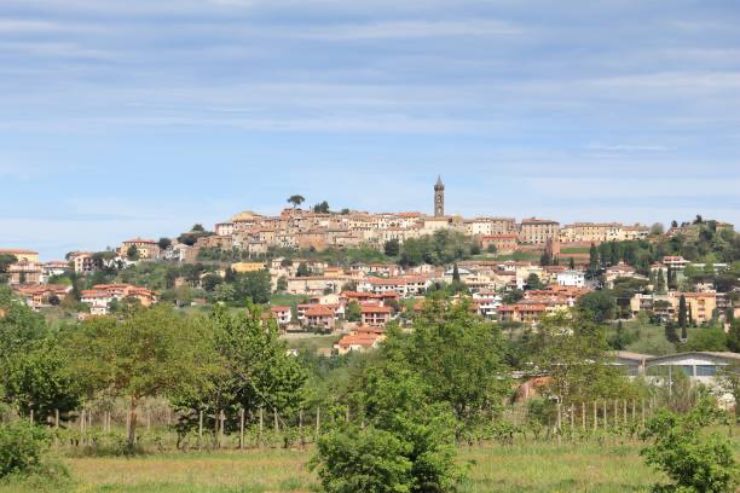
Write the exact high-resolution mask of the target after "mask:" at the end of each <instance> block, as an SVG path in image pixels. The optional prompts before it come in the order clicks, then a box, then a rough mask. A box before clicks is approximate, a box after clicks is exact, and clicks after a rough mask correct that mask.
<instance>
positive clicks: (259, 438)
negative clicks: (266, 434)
mask: <svg viewBox="0 0 740 493" xmlns="http://www.w3.org/2000/svg"><path fill="white" fill-rule="evenodd" d="M264 426H265V413H264V409H262V406H260V429H259V434H258V435H257V446H258V447H262V431H263V430H264Z"/></svg>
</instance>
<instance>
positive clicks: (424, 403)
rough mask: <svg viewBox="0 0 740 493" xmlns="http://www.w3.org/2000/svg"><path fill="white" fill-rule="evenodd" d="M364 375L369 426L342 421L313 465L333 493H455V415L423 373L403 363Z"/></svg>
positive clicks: (322, 445) (457, 474)
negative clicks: (435, 397) (433, 396)
mask: <svg viewBox="0 0 740 493" xmlns="http://www.w3.org/2000/svg"><path fill="white" fill-rule="evenodd" d="M387 363H388V364H387V365H385V366H381V367H376V368H371V369H370V370H368V372H367V374H366V376H365V377H364V378H363V382H364V389H365V391H364V392H363V396H362V413H363V415H364V417H365V420H367V425H366V427H365V428H362V427H361V426H359V425H358V424H357V423H349V424H346V425H342V426H340V427H338V428H337V429H335V430H333V431H331V432H330V433H328V434H326V435H324V436H322V437H321V438H320V439H319V443H318V449H317V455H316V456H315V457H314V458H313V460H312V462H311V466H312V468H313V469H316V470H318V475H319V478H320V479H321V483H322V486H323V487H324V490H325V491H327V492H328V493H354V492H357V491H363V492H370V493H386V492H387V493H392V492H399V493H400V492H407V493H427V492H443V491H452V490H453V489H454V487H455V485H456V484H457V483H458V482H459V481H460V479H461V478H462V473H461V471H460V469H459V468H458V467H457V466H456V465H455V462H454V458H455V442H454V436H455V435H454V419H453V418H452V416H451V415H450V413H449V410H448V409H446V408H445V406H444V405H443V404H442V403H435V402H434V401H433V399H431V396H430V395H429V393H428V390H429V387H428V386H427V385H426V384H425V382H424V381H423V380H422V379H421V377H420V375H419V374H418V373H414V372H413V371H411V370H410V369H408V368H405V365H404V364H403V363H400V362H397V361H395V360H394V361H391V362H387Z"/></svg>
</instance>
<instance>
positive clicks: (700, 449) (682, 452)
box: [641, 398, 737, 493]
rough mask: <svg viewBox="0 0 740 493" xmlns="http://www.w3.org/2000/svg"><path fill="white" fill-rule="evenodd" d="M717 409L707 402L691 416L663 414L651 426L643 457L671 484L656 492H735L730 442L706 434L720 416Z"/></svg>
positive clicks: (734, 472) (648, 430)
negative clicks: (717, 416)
mask: <svg viewBox="0 0 740 493" xmlns="http://www.w3.org/2000/svg"><path fill="white" fill-rule="evenodd" d="M716 414H717V413H716V407H715V406H714V403H713V402H712V401H711V400H709V399H706V398H705V399H703V400H702V401H701V402H700V403H699V405H698V406H697V407H696V408H695V409H694V410H693V411H691V412H690V413H689V414H687V415H684V416H680V415H677V414H674V413H671V412H669V411H662V412H661V413H659V414H658V415H656V416H655V417H654V418H653V419H651V420H650V422H649V423H648V425H647V427H646V430H645V432H644V433H643V439H646V440H652V443H651V444H650V445H649V446H647V447H646V448H644V449H643V450H642V452H641V454H642V455H643V456H644V457H645V462H646V463H647V464H648V465H651V466H654V467H655V468H657V469H660V470H661V471H663V472H665V473H666V475H667V476H668V478H670V479H671V481H672V483H670V484H657V485H655V486H654V488H653V491H656V492H681V493H725V492H728V493H729V492H731V491H735V490H734V485H735V482H734V475H735V474H736V473H737V469H736V466H735V460H734V458H733V455H732V448H731V447H730V444H729V442H728V440H727V439H726V438H724V437H722V436H720V435H719V434H717V433H712V434H706V433H704V432H703V428H705V427H706V426H707V425H708V424H710V423H711V421H712V420H713V418H714V417H715V416H716Z"/></svg>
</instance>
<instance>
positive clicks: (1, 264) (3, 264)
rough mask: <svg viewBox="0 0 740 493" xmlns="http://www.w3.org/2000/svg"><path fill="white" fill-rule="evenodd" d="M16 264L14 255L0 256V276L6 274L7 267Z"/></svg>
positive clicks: (16, 260)
mask: <svg viewBox="0 0 740 493" xmlns="http://www.w3.org/2000/svg"><path fill="white" fill-rule="evenodd" d="M16 262H18V259H17V258H16V256H15V255H9V254H5V253H3V254H0V274H4V273H6V272H8V267H10V266H11V265H13V264H14V263H16Z"/></svg>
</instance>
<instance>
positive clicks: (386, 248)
mask: <svg viewBox="0 0 740 493" xmlns="http://www.w3.org/2000/svg"><path fill="white" fill-rule="evenodd" d="M383 252H384V253H385V255H386V256H388V257H397V256H398V254H399V253H400V252H401V243H400V242H399V241H398V240H397V239H395V238H394V239H392V240H388V241H386V242H385V245H383Z"/></svg>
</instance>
